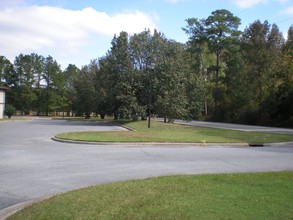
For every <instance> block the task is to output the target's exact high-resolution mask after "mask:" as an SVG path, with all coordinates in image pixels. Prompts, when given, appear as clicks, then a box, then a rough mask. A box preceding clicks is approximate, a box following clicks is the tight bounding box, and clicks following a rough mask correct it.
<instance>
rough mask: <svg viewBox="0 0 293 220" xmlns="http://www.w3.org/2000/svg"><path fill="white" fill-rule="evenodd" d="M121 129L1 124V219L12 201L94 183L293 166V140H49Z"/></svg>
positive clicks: (67, 124) (87, 125)
mask: <svg viewBox="0 0 293 220" xmlns="http://www.w3.org/2000/svg"><path fill="white" fill-rule="evenodd" d="M121 129H123V128H120V127H116V126H113V125H112V126H111V125H108V124H97V123H93V122H68V121H59V120H50V119H33V120H31V121H22V122H2V123H0V158H1V159H0V219H1V210H2V214H3V211H5V210H7V207H11V206H12V205H15V204H19V203H22V202H26V201H31V200H35V199H38V198H42V197H46V196H50V195H54V194H56V193H61V192H66V191H69V190H72V189H77V188H81V187H86V186H89V185H94V184H102V183H109V182H114V181H122V180H128V179H137V178H148V177H155V176H162V175H175V174H202V173H227V172H259V171H281V170H293V145H292V143H287V144H280V145H278V146H274V147H272V146H270V147H258V148H252V147H247V146H242V147H240V146H234V147H233V146H209V147H194V146H188V145H187V146H182V145H180V146H179V145H178V146H176V145H172V146H168V145H164V146H157V145H148V146H141V145H137V146H135V145H129V146H128V145H119V144H116V145H111V144H108V145H88V144H68V143H59V142H55V141H52V140H51V137H52V136H53V135H55V134H57V133H60V132H66V131H90V130H92V131H98V130H121ZM5 208H6V209H5Z"/></svg>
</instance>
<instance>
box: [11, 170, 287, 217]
mask: <svg viewBox="0 0 293 220" xmlns="http://www.w3.org/2000/svg"><path fill="white" fill-rule="evenodd" d="M292 216H293V172H270V173H246V174H213V175H180V176H172V177H159V178H152V179H145V180H132V181H126V182H118V183H113V184H107V185H97V186H93V187H89V188H85V189H81V190H76V191H72V192H69V193H65V194H62V195H58V196H54V197H52V198H50V199H48V200H45V201H43V202H40V203H38V204H34V205H32V206H30V207H27V208H25V209H24V210H22V211H20V212H18V213H16V214H15V215H13V216H11V217H10V218H9V219H292Z"/></svg>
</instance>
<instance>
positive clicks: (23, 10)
mask: <svg viewBox="0 0 293 220" xmlns="http://www.w3.org/2000/svg"><path fill="white" fill-rule="evenodd" d="M0 1H2V0H0ZM14 1H18V0H14ZM19 1H20V0H19ZM145 28H150V29H154V28H156V24H155V19H152V17H151V16H150V15H147V14H145V13H143V12H140V11H135V12H129V13H120V14H116V15H108V14H107V13H105V12H98V11H96V10H95V9H93V8H90V7H88V8H84V9H82V10H76V11H74V10H67V9H62V8H57V7H49V6H30V7H19V8H7V7H6V8H2V9H0V29H1V35H0V48H1V52H0V53H1V55H4V56H6V57H7V58H9V59H12V58H14V57H15V56H17V55H19V54H20V53H27V52H28V51H30V52H36V53H38V52H39V51H46V49H48V51H52V52H53V53H56V55H55V56H58V53H59V54H63V55H64V56H66V57H70V56H71V55H76V54H78V53H82V52H83V50H87V51H88V50H89V48H90V45H89V44H90V43H93V42H94V41H95V39H96V40H97V41H98V40H99V39H102V38H103V39H105V38H109V42H110V41H111V39H112V37H113V36H114V34H119V33H120V32H121V31H126V32H128V33H130V34H132V33H137V32H141V31H143V30H144V29H145ZM93 44H95V46H97V42H94V43H93ZM85 48H86V49H85ZM98 49H99V48H96V50H98ZM108 49H109V48H108ZM51 55H52V56H53V57H54V54H51ZM92 58H97V57H92ZM55 59H57V61H58V57H55ZM88 62H89V60H88Z"/></svg>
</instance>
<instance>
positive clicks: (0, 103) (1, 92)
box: [0, 87, 6, 119]
mask: <svg viewBox="0 0 293 220" xmlns="http://www.w3.org/2000/svg"><path fill="white" fill-rule="evenodd" d="M5 92H6V89H5V88H3V87H0V119H3V118H4V109H5Z"/></svg>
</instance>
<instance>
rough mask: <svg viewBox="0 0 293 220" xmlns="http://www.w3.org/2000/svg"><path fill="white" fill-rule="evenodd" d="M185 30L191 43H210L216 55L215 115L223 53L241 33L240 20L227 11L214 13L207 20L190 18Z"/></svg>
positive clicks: (211, 49) (210, 47)
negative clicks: (239, 28)
mask: <svg viewBox="0 0 293 220" xmlns="http://www.w3.org/2000/svg"><path fill="white" fill-rule="evenodd" d="M186 21H187V23H188V25H187V26H186V28H183V30H184V31H185V32H186V33H187V34H188V35H189V41H190V42H194V43H196V44H197V43H200V44H203V43H204V42H207V43H208V46H209V49H210V51H211V52H213V53H214V54H215V55H216V64H215V90H214V103H215V113H217V108H218V105H219V74H220V71H221V69H220V66H221V65H220V63H221V60H220V58H221V56H222V54H223V51H224V50H225V49H227V48H228V47H229V46H230V45H231V44H233V42H234V41H235V40H237V39H238V36H239V35H240V33H241V32H239V31H238V27H239V25H240V19H239V18H238V17H236V16H234V15H233V14H232V13H231V12H229V11H228V10H225V9H221V10H216V11H213V12H212V14H211V15H210V16H209V17H208V18H207V19H201V20H199V19H195V18H190V19H187V20H186Z"/></svg>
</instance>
